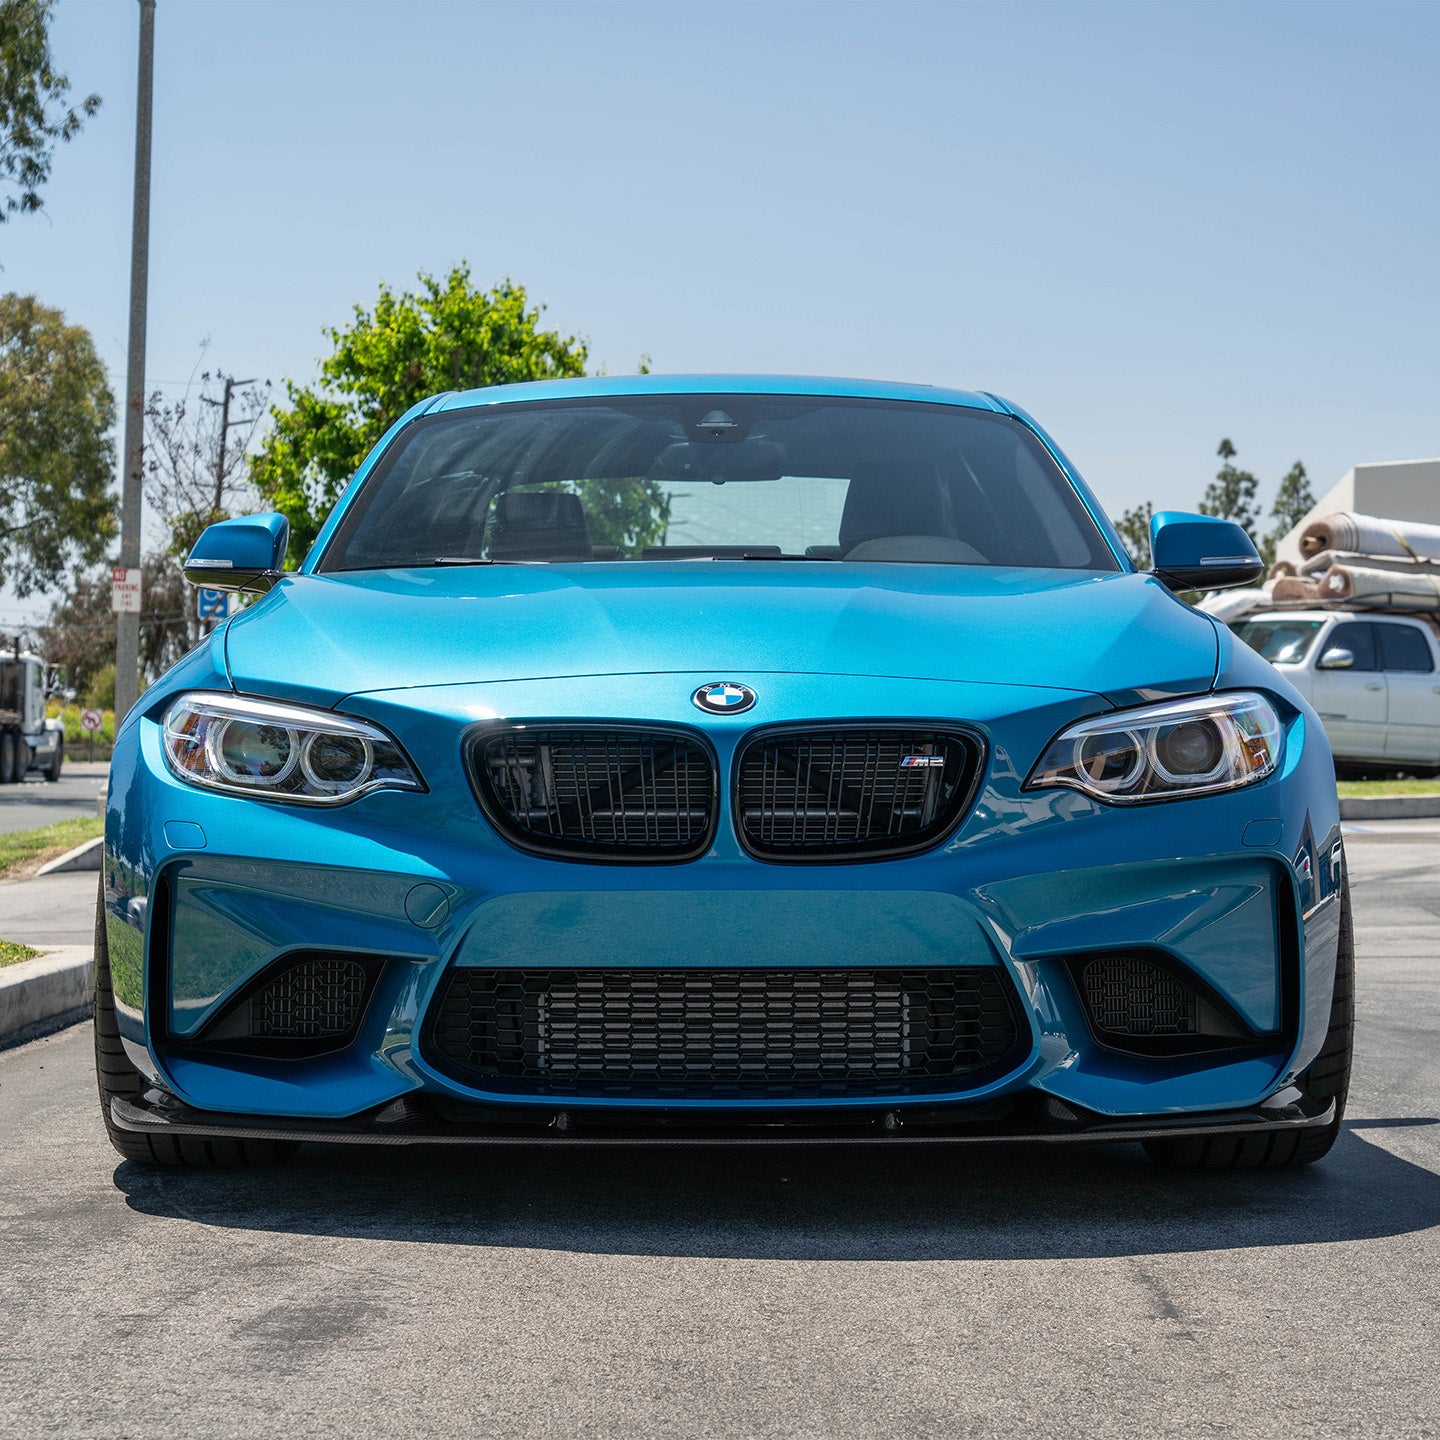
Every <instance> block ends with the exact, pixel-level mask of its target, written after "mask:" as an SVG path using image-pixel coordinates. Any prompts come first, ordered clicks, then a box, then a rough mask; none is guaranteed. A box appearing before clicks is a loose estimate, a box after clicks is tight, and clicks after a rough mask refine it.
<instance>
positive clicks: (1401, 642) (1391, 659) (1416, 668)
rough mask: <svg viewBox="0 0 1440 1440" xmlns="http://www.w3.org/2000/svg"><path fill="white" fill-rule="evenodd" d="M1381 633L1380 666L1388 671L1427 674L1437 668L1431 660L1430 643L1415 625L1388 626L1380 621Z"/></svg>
mask: <svg viewBox="0 0 1440 1440" xmlns="http://www.w3.org/2000/svg"><path fill="white" fill-rule="evenodd" d="M1375 629H1376V630H1378V631H1379V632H1380V664H1381V667H1382V668H1383V669H1386V670H1408V671H1411V672H1418V673H1420V674H1422V675H1423V674H1425V673H1426V672H1427V671H1430V670H1433V669H1434V668H1435V662H1434V660H1432V659H1431V658H1430V643H1429V641H1427V640H1426V639H1425V637H1424V636H1423V635H1422V634H1421V633H1420V632H1419V631H1418V630H1417V629H1416V628H1415V627H1414V626H1413V625H1394V624H1387V623H1386V622H1385V621H1384V620H1381V621H1378V622H1377V623H1376V625H1375Z"/></svg>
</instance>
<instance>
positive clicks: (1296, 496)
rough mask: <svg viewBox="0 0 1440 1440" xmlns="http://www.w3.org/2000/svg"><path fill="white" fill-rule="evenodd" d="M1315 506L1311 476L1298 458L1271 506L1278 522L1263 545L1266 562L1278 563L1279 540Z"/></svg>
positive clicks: (1282, 482) (1271, 512)
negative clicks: (1277, 549)
mask: <svg viewBox="0 0 1440 1440" xmlns="http://www.w3.org/2000/svg"><path fill="white" fill-rule="evenodd" d="M1314 508H1315V492H1314V491H1313V490H1311V488H1310V477H1309V476H1308V475H1307V474H1306V473H1305V466H1304V464H1303V463H1302V462H1301V461H1299V460H1297V461H1296V462H1295V463H1294V464H1293V465H1292V466H1291V467H1290V470H1289V473H1288V474H1287V475H1286V476H1285V478H1284V479H1283V480H1282V481H1281V482H1280V488H1279V489H1278V490H1277V491H1276V492H1275V503H1274V504H1273V505H1272V506H1271V507H1270V514H1271V516H1272V518H1274V519H1275V520H1276V521H1278V522H1279V523H1278V524H1277V525H1276V526H1275V528H1274V529H1273V530H1272V531H1271V532H1270V533H1269V534H1268V535H1267V536H1266V537H1265V541H1264V544H1263V545H1261V547H1260V554H1261V555H1262V556H1263V557H1264V560H1265V563H1266V565H1273V564H1274V563H1275V551H1276V548H1277V547H1278V546H1279V544H1280V542H1281V541H1282V540H1283V539H1284V538H1285V537H1286V536H1287V535H1288V534H1289V533H1290V532H1291V531H1292V530H1293V529H1294V528H1295V527H1296V526H1297V525H1298V524H1299V523H1300V522H1301V521H1302V520H1303V519H1304V518H1305V517H1306V516H1307V515H1308V514H1309V513H1310V512H1311V510H1313V509H1314Z"/></svg>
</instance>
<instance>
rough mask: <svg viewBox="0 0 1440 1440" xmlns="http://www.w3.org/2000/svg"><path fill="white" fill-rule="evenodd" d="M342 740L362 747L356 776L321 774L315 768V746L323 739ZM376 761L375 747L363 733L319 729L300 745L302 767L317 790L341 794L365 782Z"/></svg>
mask: <svg viewBox="0 0 1440 1440" xmlns="http://www.w3.org/2000/svg"><path fill="white" fill-rule="evenodd" d="M337 740H338V741H341V742H343V743H346V744H353V745H358V746H359V747H360V766H359V769H358V770H357V771H356V772H355V774H354V776H352V777H350V778H349V779H343V780H342V779H337V778H336V777H335V776H333V775H329V776H327V775H320V774H318V773H317V772H316V770H315V759H314V751H315V747H316V746H317V745H318V744H320V743H321V742H322V741H324V742H327V743H333V742H335V741H337ZM374 763H375V747H374V746H373V745H372V744H371V743H370V741H369V740H368V739H366V737H365V736H363V735H334V734H326V733H325V732H323V731H317V732H316V733H315V734H313V735H310V736H308V737H307V738H306V740H305V743H304V744H303V745H302V746H301V747H300V769H301V771H302V772H303V774H304V776H305V779H306V780H307V781H309V783H310V784H311V785H313V786H314V787H315V788H316V789H317V790H324V791H326V792H327V793H329V794H341V793H343V792H344V791H346V790H351V789H354V788H356V787H358V786H360V785H363V784H364V783H365V778H366V776H368V775H369V774H370V771H371V769H372V768H373V767H374Z"/></svg>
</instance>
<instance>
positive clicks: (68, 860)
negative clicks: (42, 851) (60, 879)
mask: <svg viewBox="0 0 1440 1440" xmlns="http://www.w3.org/2000/svg"><path fill="white" fill-rule="evenodd" d="M104 845H105V837H104V836H103V835H97V836H96V837H95V838H94V839H93V840H83V841H81V843H80V844H79V845H77V846H76V847H75V848H74V849H73V850H67V851H66V852H65V853H64V854H63V855H57V856H56V857H55V858H54V859H53V860H50V861H48V862H47V863H46V864H44V865H42V866H41V867H40V868H39V869H38V870H37V871H36V872H35V878H36V879H37V880H38V879H39V878H40V876H42V875H66V874H69V873H71V872H72V871H76V870H98V869H99V868H100V866H101V863H102V861H103V859H104V855H103V849H104Z"/></svg>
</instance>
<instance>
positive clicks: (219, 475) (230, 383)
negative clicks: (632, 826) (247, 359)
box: [200, 375, 255, 515]
mask: <svg viewBox="0 0 1440 1440" xmlns="http://www.w3.org/2000/svg"><path fill="white" fill-rule="evenodd" d="M254 383H255V381H254V380H237V379H236V378H235V377H234V376H233V375H227V376H226V377H225V398H224V399H223V400H212V399H210V397H209V396H208V395H202V396H201V397H200V399H201V400H202V401H203V402H204V403H205V404H206V405H218V406H220V448H219V450H218V451H217V453H216V455H215V503H214V504H213V505H212V506H211V507H210V513H211V514H212V515H218V514H219V513H220V504H221V501H223V500H224V498H225V442H226V440H228V439H229V436H230V425H231V420H230V396H231V393H232V392H233V391H234V389H235V387H236V386H237V385H253V384H254Z"/></svg>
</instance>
